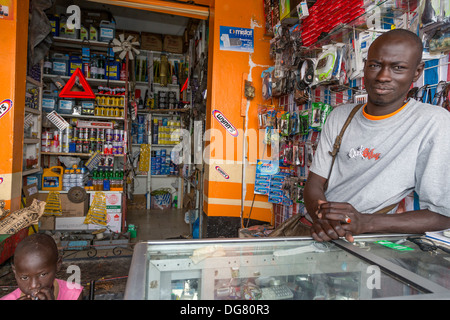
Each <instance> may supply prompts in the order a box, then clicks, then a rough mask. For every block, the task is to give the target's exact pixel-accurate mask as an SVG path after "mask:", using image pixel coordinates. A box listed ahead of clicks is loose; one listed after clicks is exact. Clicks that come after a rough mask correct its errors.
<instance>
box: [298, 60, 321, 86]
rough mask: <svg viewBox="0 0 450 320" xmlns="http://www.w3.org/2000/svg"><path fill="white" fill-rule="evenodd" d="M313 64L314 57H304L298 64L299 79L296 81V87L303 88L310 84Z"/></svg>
mask: <svg viewBox="0 0 450 320" xmlns="http://www.w3.org/2000/svg"><path fill="white" fill-rule="evenodd" d="M315 65H316V61H315V59H305V60H303V62H302V63H301V64H300V65H299V67H300V73H299V78H300V79H299V80H298V81H297V87H298V89H304V88H305V87H307V86H310V85H311V84H312V83H313V81H314V69H315Z"/></svg>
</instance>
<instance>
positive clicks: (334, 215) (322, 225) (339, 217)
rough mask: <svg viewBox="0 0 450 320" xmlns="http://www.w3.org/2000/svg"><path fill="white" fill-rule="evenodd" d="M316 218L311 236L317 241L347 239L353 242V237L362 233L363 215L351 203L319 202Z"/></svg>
mask: <svg viewBox="0 0 450 320" xmlns="http://www.w3.org/2000/svg"><path fill="white" fill-rule="evenodd" d="M316 216H317V219H316V220H315V221H314V223H313V226H312V227H311V236H312V237H313V238H314V239H315V240H316V241H330V240H336V239H339V238H341V237H345V239H346V240H347V241H350V242H353V240H354V239H353V235H354V234H359V233H361V230H362V228H361V214H360V213H359V212H358V211H356V209H355V208H354V207H353V206H352V205H351V204H349V203H343V202H326V201H322V200H319V208H318V210H317V212H316Z"/></svg>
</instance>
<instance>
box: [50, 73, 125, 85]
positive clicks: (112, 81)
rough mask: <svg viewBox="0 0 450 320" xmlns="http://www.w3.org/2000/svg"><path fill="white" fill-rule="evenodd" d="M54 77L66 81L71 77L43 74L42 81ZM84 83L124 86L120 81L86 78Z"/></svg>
mask: <svg viewBox="0 0 450 320" xmlns="http://www.w3.org/2000/svg"><path fill="white" fill-rule="evenodd" d="M56 77H61V79H63V80H65V81H67V80H69V79H70V77H71V76H60V75H57V74H44V76H43V78H44V79H52V78H56ZM86 81H87V82H89V83H90V84H97V85H101V84H105V83H107V82H108V83H109V84H110V85H122V86H125V81H121V80H108V79H92V78H86Z"/></svg>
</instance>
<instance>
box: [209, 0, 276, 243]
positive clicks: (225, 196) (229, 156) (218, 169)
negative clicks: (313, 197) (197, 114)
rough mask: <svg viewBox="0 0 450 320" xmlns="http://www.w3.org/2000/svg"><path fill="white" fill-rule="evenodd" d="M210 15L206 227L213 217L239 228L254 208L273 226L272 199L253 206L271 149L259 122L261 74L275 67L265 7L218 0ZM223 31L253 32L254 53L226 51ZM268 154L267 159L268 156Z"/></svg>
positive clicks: (255, 1) (254, 214) (252, 0)
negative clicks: (249, 88)
mask: <svg viewBox="0 0 450 320" xmlns="http://www.w3.org/2000/svg"><path fill="white" fill-rule="evenodd" d="M210 13H211V14H210V22H209V39H210V41H209V61H208V63H209V65H208V72H209V74H208V81H209V83H208V97H207V118H206V134H205V138H206V144H205V152H204V158H205V160H206V164H205V179H204V201H203V209H204V210H203V211H204V212H205V214H206V218H207V219H206V223H207V224H210V222H211V221H214V220H217V219H211V218H212V217H216V218H219V217H229V218H233V219H232V220H233V222H232V224H233V225H236V221H237V220H240V219H241V218H242V217H243V218H245V219H246V218H247V217H248V214H249V212H250V209H251V208H252V209H251V210H252V211H251V218H252V219H255V220H259V221H265V222H271V220H272V212H273V209H272V204H270V203H269V202H268V199H267V196H259V195H257V196H256V197H255V199H254V202H253V196H254V194H253V188H254V181H255V170H256V160H257V159H258V158H260V157H261V156H262V154H263V151H264V150H265V149H264V146H263V143H262V139H261V136H260V133H259V129H258V121H257V119H258V117H257V114H258V112H257V110H258V105H259V104H264V103H267V102H265V101H263V99H262V93H261V92H262V79H261V73H262V72H263V71H264V70H266V69H267V68H269V67H270V66H273V61H272V60H270V57H269V50H270V39H271V38H270V37H267V36H265V35H264V34H265V28H264V8H263V2H262V1H260V0H246V1H242V0H215V2H214V4H213V5H212V6H211V7H210ZM221 27H232V28H245V29H253V37H254V50H253V52H252V53H249V52H236V51H228V50H224V48H222V49H221V47H220V38H221V33H220V31H221ZM223 30H224V29H222V31H223ZM232 32H234V31H232ZM238 32H240V31H238ZM245 80H249V81H251V82H252V83H253V86H254V87H255V92H256V93H255V98H253V99H252V100H247V99H246V98H245V96H244V81H245ZM224 119H225V120H224ZM244 141H246V144H245V146H244ZM265 154H266V157H267V151H265ZM252 203H253V207H252ZM239 224H240V223H239ZM207 228H208V227H207ZM217 228H219V229H220V228H221V227H220V226H218V227H217ZM233 228H234V227H233ZM236 230H237V229H236ZM218 235H221V234H218ZM206 236H207V237H208V236H209V235H206ZM211 236H217V234H216V235H214V234H213V235H211Z"/></svg>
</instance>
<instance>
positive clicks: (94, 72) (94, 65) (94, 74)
mask: <svg viewBox="0 0 450 320" xmlns="http://www.w3.org/2000/svg"><path fill="white" fill-rule="evenodd" d="M97 74H98V66H97V55H96V54H93V55H92V56H91V78H92V79H97Z"/></svg>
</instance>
